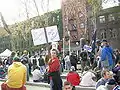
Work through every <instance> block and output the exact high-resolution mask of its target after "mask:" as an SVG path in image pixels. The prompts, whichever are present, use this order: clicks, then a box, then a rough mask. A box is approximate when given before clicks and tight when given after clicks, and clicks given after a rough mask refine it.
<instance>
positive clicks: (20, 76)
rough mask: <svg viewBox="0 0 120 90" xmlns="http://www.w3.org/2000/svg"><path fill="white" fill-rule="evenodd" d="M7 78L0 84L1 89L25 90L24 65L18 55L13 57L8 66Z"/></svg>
mask: <svg viewBox="0 0 120 90" xmlns="http://www.w3.org/2000/svg"><path fill="white" fill-rule="evenodd" d="M7 76H8V78H7V81H6V82H5V83H3V84H2V85H1V90H26V87H25V83H26V80H27V77H26V76H27V69H26V66H25V65H23V64H22V63H21V62H20V59H19V57H14V58H13V63H12V64H11V65H10V66H9V67H8V75H7Z"/></svg>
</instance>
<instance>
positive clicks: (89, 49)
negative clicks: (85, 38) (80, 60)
mask: <svg viewBox="0 0 120 90" xmlns="http://www.w3.org/2000/svg"><path fill="white" fill-rule="evenodd" d="M83 48H84V50H86V51H88V52H91V51H92V47H91V46H88V45H84V47H83Z"/></svg>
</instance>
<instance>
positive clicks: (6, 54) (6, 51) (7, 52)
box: [0, 49, 12, 57]
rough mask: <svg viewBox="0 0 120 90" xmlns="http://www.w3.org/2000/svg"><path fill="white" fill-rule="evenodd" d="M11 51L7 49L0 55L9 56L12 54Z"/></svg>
mask: <svg viewBox="0 0 120 90" xmlns="http://www.w3.org/2000/svg"><path fill="white" fill-rule="evenodd" d="M11 53H12V52H11V51H10V50H9V49H6V50H5V51H4V52H2V53H1V54H0V57H8V56H10V55H11Z"/></svg>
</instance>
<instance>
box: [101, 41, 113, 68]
mask: <svg viewBox="0 0 120 90" xmlns="http://www.w3.org/2000/svg"><path fill="white" fill-rule="evenodd" d="M102 44H103V48H102V50H101V65H102V68H106V69H108V70H112V68H113V66H114V62H113V50H112V48H111V47H110V45H109V44H108V42H107V40H102Z"/></svg>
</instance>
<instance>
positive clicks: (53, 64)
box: [48, 49, 62, 90]
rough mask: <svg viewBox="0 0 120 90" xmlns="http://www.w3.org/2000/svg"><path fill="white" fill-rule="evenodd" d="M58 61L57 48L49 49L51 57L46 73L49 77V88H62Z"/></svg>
mask: <svg viewBox="0 0 120 90" xmlns="http://www.w3.org/2000/svg"><path fill="white" fill-rule="evenodd" d="M59 70H60V61H59V59H58V57H57V50H56V49H52V50H51V58H50V60H49V62H48V73H49V79H50V90H62V79H61V77H60V72H59Z"/></svg>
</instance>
